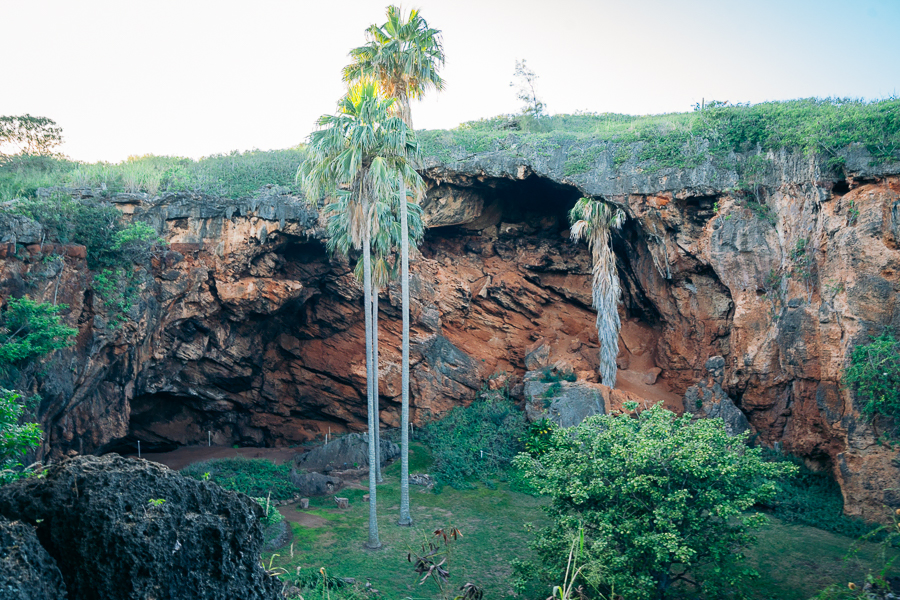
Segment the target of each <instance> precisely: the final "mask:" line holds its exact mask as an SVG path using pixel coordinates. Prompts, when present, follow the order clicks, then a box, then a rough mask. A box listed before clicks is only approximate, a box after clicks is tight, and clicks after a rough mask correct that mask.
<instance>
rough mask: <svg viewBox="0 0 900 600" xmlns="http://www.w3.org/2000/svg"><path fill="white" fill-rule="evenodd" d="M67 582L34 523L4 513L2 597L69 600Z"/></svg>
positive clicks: (0, 540)
mask: <svg viewBox="0 0 900 600" xmlns="http://www.w3.org/2000/svg"><path fill="white" fill-rule="evenodd" d="M67 597H68V595H67V594H66V586H65V584H64V583H63V578H62V574H60V572H59V568H58V567H57V566H56V561H55V560H53V557H52V556H50V555H49V554H47V551H46V550H44V548H43V547H42V546H41V543H40V542H39V541H38V538H37V535H36V534H35V532H34V527H31V526H29V525H26V524H25V523H22V522H21V521H9V520H7V519H4V518H3V517H0V600H43V599H44V598H48V599H49V598H52V599H53V600H65V599H66V598H67Z"/></svg>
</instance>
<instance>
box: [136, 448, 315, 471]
mask: <svg viewBox="0 0 900 600" xmlns="http://www.w3.org/2000/svg"><path fill="white" fill-rule="evenodd" d="M301 452H303V450H302V449H300V448H232V447H230V446H185V447H183V448H178V449H177V450H172V451H171V452H144V453H143V454H141V457H142V458H146V459H147V460H152V461H153V462H158V463H160V464H163V465H166V466H167V467H169V468H170V469H176V470H178V469H183V468H184V467H186V466H188V465H190V464H193V463H196V462H201V461H204V460H209V459H211V458H233V457H235V456H243V457H244V458H268V459H269V460H271V461H272V462H274V463H275V464H277V465H280V464H282V463H285V462H287V461H289V460H291V459H292V458H293V457H294V456H295V455H296V454H299V453H301ZM129 456H137V455H136V454H132V455H129Z"/></svg>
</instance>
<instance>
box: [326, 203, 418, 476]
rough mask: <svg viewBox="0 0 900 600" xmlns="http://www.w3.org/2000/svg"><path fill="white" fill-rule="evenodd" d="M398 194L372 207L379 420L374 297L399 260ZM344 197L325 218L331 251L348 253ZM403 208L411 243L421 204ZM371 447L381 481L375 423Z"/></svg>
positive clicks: (360, 270) (375, 386)
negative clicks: (372, 447)
mask: <svg viewBox="0 0 900 600" xmlns="http://www.w3.org/2000/svg"><path fill="white" fill-rule="evenodd" d="M399 199H400V196H399V194H394V195H393V196H392V197H391V198H390V202H388V201H384V200H378V201H377V202H376V203H375V206H374V210H373V211H372V219H373V220H372V240H371V241H372V252H373V254H374V259H373V260H372V307H371V310H372V332H373V336H372V338H373V339H372V356H373V365H374V372H375V374H376V376H375V377H374V378H372V382H371V384H372V387H373V392H372V394H373V396H374V398H375V415H376V416H375V422H376V424H378V423H380V418H379V417H378V415H380V411H379V406H378V404H379V397H380V395H379V390H378V375H379V373H380V370H379V367H378V298H379V296H380V293H381V289H382V288H384V287H387V286H388V285H389V284H390V282H391V281H394V280H395V279H397V275H398V266H399V261H398V260H396V258H395V257H396V251H397V247H398V246H399V245H401V240H400V236H401V233H402V227H401V223H400V216H399V214H398V213H399V212H401V210H400V207H399ZM346 205H347V200H346V198H344V199H340V200H338V201H337V202H334V203H332V204H330V205H329V206H328V208H327V212H328V220H327V229H328V243H327V246H328V249H329V251H331V252H332V253H333V254H341V255H344V256H347V255H349V254H350V251H351V248H352V244H351V241H350V238H349V230H350V226H349V221H348V218H347V217H348V211H347V208H346ZM407 212H408V213H409V219H408V223H409V227H408V229H409V240H411V241H412V243H413V244H416V243H418V242H419V241H421V239H422V236H423V234H424V231H425V228H424V224H423V222H422V207H421V206H419V205H418V204H416V203H414V202H407ZM354 275H356V278H357V280H358V281H360V283H362V281H363V277H364V275H363V263H362V261H357V263H356V267H355V269H354ZM374 442H375V447H376V454H377V456H376V462H375V465H376V470H375V472H376V480H377V481H378V483H381V482H382V481H383V478H382V475H381V436H380V431H379V427H376V428H375V440H374Z"/></svg>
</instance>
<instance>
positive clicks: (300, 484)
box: [291, 468, 344, 496]
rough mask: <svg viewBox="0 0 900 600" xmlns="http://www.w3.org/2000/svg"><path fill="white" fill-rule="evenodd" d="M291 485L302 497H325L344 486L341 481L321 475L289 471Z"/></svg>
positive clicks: (294, 470) (295, 470)
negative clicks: (295, 487)
mask: <svg viewBox="0 0 900 600" xmlns="http://www.w3.org/2000/svg"><path fill="white" fill-rule="evenodd" d="M291 483H293V484H294V485H295V486H297V490H298V492H299V493H300V494H301V495H303V496H325V495H328V494H333V493H334V492H336V491H338V490H339V489H341V487H342V486H343V485H344V482H343V480H341V479H338V478H337V477H329V476H328V475H322V474H321V473H304V472H302V471H298V470H297V469H296V468H294V469H291Z"/></svg>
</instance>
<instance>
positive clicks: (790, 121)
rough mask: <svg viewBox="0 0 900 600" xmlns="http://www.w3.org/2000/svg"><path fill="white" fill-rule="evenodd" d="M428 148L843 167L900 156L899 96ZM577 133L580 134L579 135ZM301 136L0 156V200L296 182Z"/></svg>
mask: <svg viewBox="0 0 900 600" xmlns="http://www.w3.org/2000/svg"><path fill="white" fill-rule="evenodd" d="M419 139H420V143H421V148H422V153H423V155H424V156H425V157H431V158H433V159H437V160H439V161H442V162H452V161H454V160H458V159H460V157H462V156H465V155H474V154H478V153H482V152H508V153H514V154H521V155H523V156H529V155H532V156H550V155H551V154H552V153H553V152H555V151H556V150H559V149H560V148H561V147H563V146H565V147H566V148H567V155H566V162H565V165H564V168H563V171H564V174H565V175H567V176H573V175H578V174H580V173H585V172H587V171H589V170H591V169H592V168H594V167H595V166H596V161H597V159H598V158H599V157H600V155H601V153H602V152H604V151H606V150H611V151H612V162H613V164H612V167H614V168H618V167H620V166H621V165H623V164H625V163H627V162H633V163H636V164H638V165H640V167H641V169H642V170H643V171H645V172H648V171H649V172H652V171H656V170H659V169H663V168H691V167H696V166H698V165H700V164H702V163H704V162H705V161H707V160H709V159H712V161H713V162H714V163H716V164H718V165H719V166H728V165H729V164H730V163H729V161H730V156H731V155H732V153H735V152H756V151H760V152H768V151H775V150H782V149H784V150H788V151H792V152H800V153H806V154H819V155H821V156H823V157H825V159H826V160H828V161H829V165H830V166H831V167H833V168H834V169H835V170H838V171H839V170H840V168H841V167H842V161H841V158H840V155H839V151H840V150H841V149H843V148H846V147H847V146H848V145H849V144H852V143H857V144H862V145H863V146H865V148H866V150H867V151H868V152H869V154H871V156H872V160H873V162H874V163H876V164H877V163H884V162H890V161H894V160H900V99H889V100H881V101H876V102H866V101H862V100H852V99H831V98H829V99H815V98H810V99H802V100H789V101H785V102H764V103H760V104H754V105H728V106H721V105H719V104H717V103H712V104H711V105H710V106H707V107H706V109H705V110H703V111H694V112H687V113H670V114H663V115H645V116H634V115H622V114H613V113H602V114H598V113H581V114H574V115H554V116H548V117H541V118H534V117H529V116H510V115H504V116H499V117H493V118H489V119H482V120H479V121H471V122H469V123H464V124H462V125H460V126H459V127H457V128H456V129H452V130H432V131H420V132H419ZM573 142H575V143H573ZM304 157H305V151H304V149H303V147H302V146H298V147H295V148H291V149H287V150H271V151H260V150H253V151H248V152H243V153H241V152H231V153H229V154H218V155H213V156H209V157H205V158H202V159H200V160H192V159H188V158H179V157H170V156H152V155H146V156H132V157H129V158H128V159H127V160H125V161H122V162H120V163H115V164H114V163H105V162H100V163H81V162H73V161H70V160H66V159H60V158H47V157H6V158H5V159H4V158H3V157H0V201H5V200H9V199H12V198H16V197H29V196H33V195H34V193H35V191H36V190H37V189H38V188H39V187H50V186H67V187H93V188H99V187H104V186H105V187H106V188H107V189H109V190H110V191H122V192H147V193H149V194H151V195H152V194H157V193H161V192H165V191H191V192H204V193H208V194H213V195H218V196H223V197H232V198H240V197H246V196H249V195H252V194H253V193H254V192H255V191H256V190H258V189H259V188H260V187H262V186H263V185H266V184H276V185H280V186H285V187H288V188H290V189H291V190H293V191H295V192H296V191H298V188H297V185H296V182H295V181H294V175H295V174H296V172H297V167H298V166H299V165H300V163H301V162H302V161H303V159H304Z"/></svg>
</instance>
